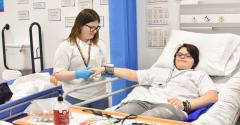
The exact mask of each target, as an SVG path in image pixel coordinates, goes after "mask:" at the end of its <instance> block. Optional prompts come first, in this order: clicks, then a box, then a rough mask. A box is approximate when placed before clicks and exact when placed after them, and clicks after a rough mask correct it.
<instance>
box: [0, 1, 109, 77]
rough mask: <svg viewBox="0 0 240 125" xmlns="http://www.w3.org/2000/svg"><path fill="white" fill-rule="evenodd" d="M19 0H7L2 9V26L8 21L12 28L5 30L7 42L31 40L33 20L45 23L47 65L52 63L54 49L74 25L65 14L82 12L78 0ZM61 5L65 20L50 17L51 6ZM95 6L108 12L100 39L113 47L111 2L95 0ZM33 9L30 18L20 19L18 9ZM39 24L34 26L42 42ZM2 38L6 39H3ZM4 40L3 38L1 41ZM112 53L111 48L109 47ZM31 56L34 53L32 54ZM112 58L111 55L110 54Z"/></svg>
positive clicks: (1, 58)
mask: <svg viewBox="0 0 240 125" xmlns="http://www.w3.org/2000/svg"><path fill="white" fill-rule="evenodd" d="M17 1H18V0H4V9H5V10H4V12H3V13H0V27H1V28H2V27H3V26H4V25H5V24H6V23H8V24H9V25H10V30H9V31H5V34H6V35H5V41H6V43H11V42H17V43H19V42H27V43H29V31H28V30H29V26H30V24H31V23H32V22H38V23H39V24H40V25H41V29H42V37H43V44H44V46H43V52H44V63H45V67H52V63H53V57H54V52H55V50H56V48H57V47H58V45H59V43H60V42H61V41H62V40H64V39H65V38H67V36H68V35H69V33H70V30H71V28H66V27H65V16H67V17H76V16H77V14H78V13H79V11H80V10H79V7H78V0H75V7H61V0H29V4H17ZM33 2H45V3H46V8H45V9H33V7H32V5H33ZM55 8H61V21H48V9H55ZM93 9H95V10H96V11H97V12H98V14H99V15H100V16H104V27H102V28H101V29H100V39H102V40H103V41H105V43H106V44H107V48H108V50H109V22H108V20H109V17H108V5H100V0H93ZM19 10H29V13H30V20H18V18H17V11H19ZM35 27H36V26H34V27H33V33H34V35H33V36H34V38H35V39H36V40H35V39H34V44H36V45H34V46H38V35H35V34H36V33H37V28H35ZM1 40H2V39H1ZM0 42H2V41H0ZM108 53H109V51H108ZM29 58H30V57H29ZM108 59H109V56H108ZM0 62H2V63H1V64H0V73H1V72H2V71H3V69H5V68H4V66H3V57H2V44H1V49H0Z"/></svg>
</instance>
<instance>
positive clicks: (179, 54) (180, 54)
mask: <svg viewBox="0 0 240 125" xmlns="http://www.w3.org/2000/svg"><path fill="white" fill-rule="evenodd" d="M176 57H177V58H181V57H184V58H189V59H190V58H192V56H191V55H189V54H182V53H177V54H176Z"/></svg>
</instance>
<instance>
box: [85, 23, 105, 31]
mask: <svg viewBox="0 0 240 125" xmlns="http://www.w3.org/2000/svg"><path fill="white" fill-rule="evenodd" d="M85 26H87V27H88V28H89V29H90V31H91V32H94V31H96V32H97V31H99V29H100V28H101V26H97V27H95V26H89V25H87V24H86V25H85Z"/></svg>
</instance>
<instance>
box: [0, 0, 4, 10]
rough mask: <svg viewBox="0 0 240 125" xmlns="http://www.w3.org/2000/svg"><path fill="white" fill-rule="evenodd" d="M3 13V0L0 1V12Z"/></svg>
mask: <svg viewBox="0 0 240 125" xmlns="http://www.w3.org/2000/svg"><path fill="white" fill-rule="evenodd" d="M3 11H4V6H3V0H0V12H3Z"/></svg>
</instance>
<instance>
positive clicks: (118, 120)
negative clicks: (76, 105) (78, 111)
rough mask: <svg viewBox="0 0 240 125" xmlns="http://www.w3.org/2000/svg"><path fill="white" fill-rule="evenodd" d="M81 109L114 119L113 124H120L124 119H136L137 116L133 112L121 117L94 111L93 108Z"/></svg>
mask: <svg viewBox="0 0 240 125" xmlns="http://www.w3.org/2000/svg"><path fill="white" fill-rule="evenodd" d="M82 111H83V112H88V113H91V114H94V115H97V116H101V117H105V118H107V119H114V121H113V123H114V124H116V123H120V122H121V125H123V123H124V121H125V120H126V119H136V118H137V115H134V114H130V115H127V116H125V117H123V118H117V117H113V116H111V115H109V114H105V113H103V112H101V111H95V110H92V109H83V110H82Z"/></svg>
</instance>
